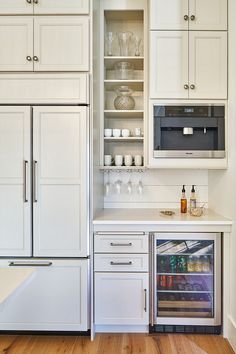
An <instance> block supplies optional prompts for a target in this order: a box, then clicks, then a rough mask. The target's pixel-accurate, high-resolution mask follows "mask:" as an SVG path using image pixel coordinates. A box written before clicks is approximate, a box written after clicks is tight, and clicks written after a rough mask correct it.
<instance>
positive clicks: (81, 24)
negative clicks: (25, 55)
mask: <svg viewBox="0 0 236 354" xmlns="http://www.w3.org/2000/svg"><path fill="white" fill-rule="evenodd" d="M34 70H35V71H88V70H89V20H88V18H87V17H82V16H73V17H66V16H63V17H55V16H53V17H38V18H35V19H34Z"/></svg>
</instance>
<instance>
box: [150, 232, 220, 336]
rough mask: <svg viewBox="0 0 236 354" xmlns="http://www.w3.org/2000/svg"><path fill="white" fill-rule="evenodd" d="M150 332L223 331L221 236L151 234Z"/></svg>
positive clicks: (213, 234) (207, 234)
mask: <svg viewBox="0 0 236 354" xmlns="http://www.w3.org/2000/svg"><path fill="white" fill-rule="evenodd" d="M151 248H152V250H151V251H152V252H151V262H152V272H151V284H152V291H151V303H152V306H151V310H150V311H151V313H150V316H151V331H155V332H179V333H185V332H187V333H220V332H221V234H217V233H155V234H152V235H151Z"/></svg>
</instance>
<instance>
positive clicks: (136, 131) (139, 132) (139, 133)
mask: <svg viewBox="0 0 236 354" xmlns="http://www.w3.org/2000/svg"><path fill="white" fill-rule="evenodd" d="M134 135H135V136H141V135H142V130H141V128H135V129H134Z"/></svg>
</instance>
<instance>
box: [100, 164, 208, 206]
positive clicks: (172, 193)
mask: <svg viewBox="0 0 236 354" xmlns="http://www.w3.org/2000/svg"><path fill="white" fill-rule="evenodd" d="M109 175H110V177H109V179H110V183H111V184H112V188H110V190H111V191H110V194H109V195H108V196H104V208H179V206H180V198H181V190H182V185H183V184H185V185H186V196H187V198H188V200H189V197H190V191H191V186H192V184H194V185H196V196H197V202H198V204H200V205H201V204H203V203H206V204H205V206H206V207H207V204H208V171H207V170H148V171H146V172H143V173H142V172H132V173H127V172H120V173H117V172H110V173H109ZM140 179H141V181H142V184H143V193H142V194H141V195H140V194H138V192H137V184H138V182H139V180H140ZM107 180H108V175H107V173H105V175H104V183H106V182H107ZM117 180H121V181H122V186H121V194H117V191H116V190H115V187H114V183H115V182H116V181H117ZM129 180H131V183H132V194H131V195H129V194H128V190H127V182H128V181H129ZM104 192H105V189H104Z"/></svg>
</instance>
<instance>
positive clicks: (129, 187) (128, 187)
mask: <svg viewBox="0 0 236 354" xmlns="http://www.w3.org/2000/svg"><path fill="white" fill-rule="evenodd" d="M127 192H128V194H129V195H131V194H132V182H131V176H130V175H129V180H128V182H127Z"/></svg>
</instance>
